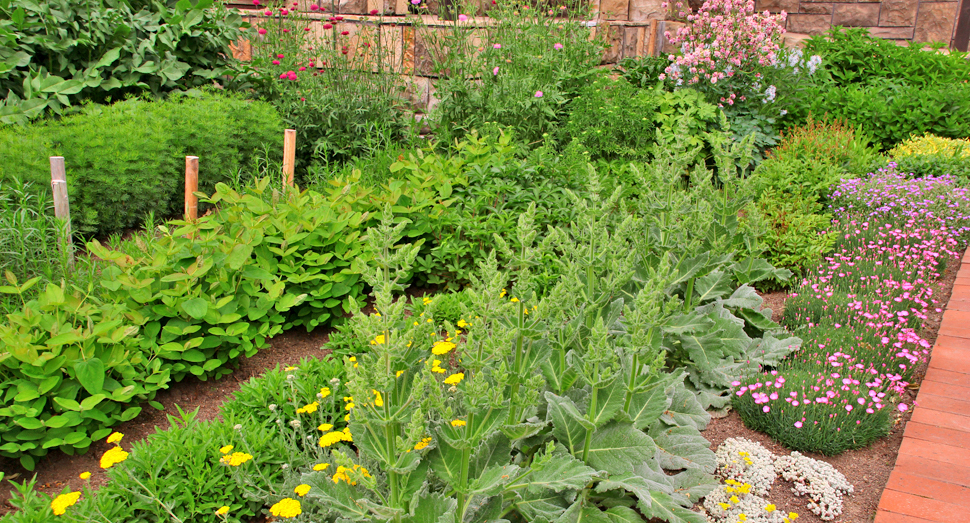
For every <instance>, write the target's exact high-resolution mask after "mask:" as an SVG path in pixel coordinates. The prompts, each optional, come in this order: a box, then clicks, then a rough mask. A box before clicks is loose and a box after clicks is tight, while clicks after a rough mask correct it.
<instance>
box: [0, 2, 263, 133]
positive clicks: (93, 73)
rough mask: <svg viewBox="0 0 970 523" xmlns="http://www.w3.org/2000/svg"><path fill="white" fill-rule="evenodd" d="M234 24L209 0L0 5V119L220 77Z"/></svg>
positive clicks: (228, 66) (19, 119)
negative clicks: (2, 96)
mask: <svg viewBox="0 0 970 523" xmlns="http://www.w3.org/2000/svg"><path fill="white" fill-rule="evenodd" d="M243 28H244V24H243V22H242V17H240V16H239V14H238V13H236V12H235V11H230V10H229V9H227V8H226V6H225V5H224V4H223V3H222V2H213V1H212V0H198V1H196V2H190V1H189V0H182V1H179V2H174V1H162V0H150V1H138V2H125V1H115V0H91V1H85V2H70V1H67V0H54V1H49V2H31V1H24V0H9V1H5V2H2V3H0V41H2V42H3V45H0V90H2V91H3V92H6V93H7V95H6V96H5V98H4V99H3V100H0V123H4V124H11V123H19V124H23V123H26V122H27V121H29V120H32V119H35V118H38V117H40V116H43V115H45V114H62V113H65V112H68V111H69V110H70V108H72V106H76V105H77V104H78V103H80V102H83V101H86V100H90V101H93V102H95V103H105V102H107V101H116V100H120V99H123V98H124V97H125V96H126V95H130V94H136V93H150V94H152V95H154V96H158V95H161V94H163V93H166V92H169V91H178V90H185V89H190V88H195V87H202V86H205V85H211V84H212V83H213V82H214V81H219V82H223V83H225V82H226V81H227V79H226V78H225V77H224V75H226V74H228V73H232V72H233V71H234V61H233V60H232V52H231V50H230V49H229V46H230V44H232V43H234V42H236V41H237V40H238V39H239V37H240V36H242V34H243Z"/></svg>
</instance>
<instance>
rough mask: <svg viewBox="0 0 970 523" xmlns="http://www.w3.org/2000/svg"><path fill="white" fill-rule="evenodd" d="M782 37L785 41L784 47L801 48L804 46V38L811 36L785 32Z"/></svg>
mask: <svg viewBox="0 0 970 523" xmlns="http://www.w3.org/2000/svg"><path fill="white" fill-rule="evenodd" d="M782 38H783V39H784V41H785V47H787V48H788V49H795V48H798V49H803V48H804V47H805V40H808V39H809V38H811V36H809V35H806V34H799V33H790V32H786V33H785V34H784V36H782Z"/></svg>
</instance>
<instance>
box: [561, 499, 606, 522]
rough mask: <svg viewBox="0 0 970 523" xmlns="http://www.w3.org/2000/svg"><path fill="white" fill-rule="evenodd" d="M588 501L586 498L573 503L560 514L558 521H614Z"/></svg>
mask: <svg viewBox="0 0 970 523" xmlns="http://www.w3.org/2000/svg"><path fill="white" fill-rule="evenodd" d="M588 503H589V502H588V501H586V500H580V501H577V502H576V503H573V504H572V506H570V507H569V508H568V509H566V511H565V512H563V513H562V515H561V516H559V519H557V520H556V523H612V521H611V520H610V518H609V517H608V516H607V515H606V513H605V512H603V511H602V510H600V509H599V508H597V507H596V506H592V505H589V504H588Z"/></svg>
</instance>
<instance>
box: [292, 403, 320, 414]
mask: <svg viewBox="0 0 970 523" xmlns="http://www.w3.org/2000/svg"><path fill="white" fill-rule="evenodd" d="M319 406H320V404H319V403H317V402H316V401H314V402H313V403H310V404H309V405H304V406H302V407H300V408H298V409H296V413H297V414H313V413H314V412H316V411H317V407H319Z"/></svg>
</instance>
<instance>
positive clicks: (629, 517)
mask: <svg viewBox="0 0 970 523" xmlns="http://www.w3.org/2000/svg"><path fill="white" fill-rule="evenodd" d="M606 516H607V517H609V518H610V521H611V522H612V523H643V518H641V517H640V514H638V513H637V511H636V510H633V509H632V508H629V507H613V508H611V509H609V510H607V511H606Z"/></svg>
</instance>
